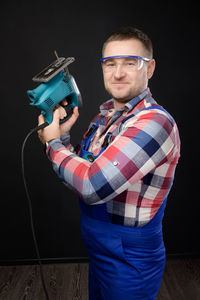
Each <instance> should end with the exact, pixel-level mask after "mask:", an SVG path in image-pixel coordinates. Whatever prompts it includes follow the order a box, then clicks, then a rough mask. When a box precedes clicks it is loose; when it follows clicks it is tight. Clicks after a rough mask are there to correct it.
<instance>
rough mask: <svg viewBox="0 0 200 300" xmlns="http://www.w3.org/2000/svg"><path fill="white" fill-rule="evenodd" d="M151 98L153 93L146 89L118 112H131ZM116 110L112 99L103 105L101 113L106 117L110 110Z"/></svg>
mask: <svg viewBox="0 0 200 300" xmlns="http://www.w3.org/2000/svg"><path fill="white" fill-rule="evenodd" d="M146 97H147V98H149V97H151V92H150V89H149V88H146V89H145V90H144V91H143V92H142V93H141V94H139V95H138V96H136V97H134V98H133V99H131V100H130V101H129V102H127V103H126V104H125V105H124V106H123V107H122V108H120V109H119V110H118V111H121V112H123V111H125V110H126V111H127V112H129V111H131V110H132V109H133V108H134V107H135V106H136V105H137V104H138V103H139V102H140V101H142V100H143V99H145V98H146ZM113 108H114V100H113V99H110V100H108V101H106V102H105V103H103V104H102V105H101V106H100V111H101V114H102V115H105V114H106V112H107V111H108V110H113Z"/></svg>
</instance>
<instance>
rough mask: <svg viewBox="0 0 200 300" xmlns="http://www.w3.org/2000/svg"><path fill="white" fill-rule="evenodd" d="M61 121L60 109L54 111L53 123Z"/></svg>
mask: <svg viewBox="0 0 200 300" xmlns="http://www.w3.org/2000/svg"><path fill="white" fill-rule="evenodd" d="M59 121H60V108H57V109H55V110H54V113H53V122H55V123H58V122H59Z"/></svg>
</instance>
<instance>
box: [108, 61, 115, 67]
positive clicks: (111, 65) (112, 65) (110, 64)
mask: <svg viewBox="0 0 200 300" xmlns="http://www.w3.org/2000/svg"><path fill="white" fill-rule="evenodd" d="M106 66H107V67H114V66H115V64H114V63H111V62H110V63H107V64H106Z"/></svg>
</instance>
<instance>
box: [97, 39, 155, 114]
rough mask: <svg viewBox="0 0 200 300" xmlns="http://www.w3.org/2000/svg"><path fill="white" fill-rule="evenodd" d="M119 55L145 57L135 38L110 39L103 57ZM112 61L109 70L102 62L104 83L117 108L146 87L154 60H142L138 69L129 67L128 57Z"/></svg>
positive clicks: (152, 69)
mask: <svg viewBox="0 0 200 300" xmlns="http://www.w3.org/2000/svg"><path fill="white" fill-rule="evenodd" d="M120 55H135V56H141V57H146V55H145V51H144V48H143V45H142V43H141V42H140V41H139V40H136V39H131V40H124V41H111V42H109V43H108V44H107V45H106V48H105V50H104V57H110V56H120ZM112 62H113V64H114V66H115V67H114V68H113V69H112V68H111V70H110V69H108V68H107V67H106V65H105V63H103V64H102V68H103V77H104V84H105V88H106V90H107V92H108V93H109V94H110V95H111V97H112V98H113V99H114V102H115V106H116V107H118V108H119V107H122V106H124V104H125V103H126V102H128V101H129V100H131V99H132V98H134V97H136V96H137V95H139V94H140V93H141V92H143V91H144V90H145V88H147V85H148V79H149V78H150V77H151V76H152V75H153V71H154V68H155V61H154V60H153V59H152V60H151V61H150V62H143V66H142V68H140V69H139V70H138V69H137V68H132V67H131V63H130V62H129V61H128V58H124V57H121V58H115V59H113V60H112V61H111V63H112ZM129 65H130V67H129Z"/></svg>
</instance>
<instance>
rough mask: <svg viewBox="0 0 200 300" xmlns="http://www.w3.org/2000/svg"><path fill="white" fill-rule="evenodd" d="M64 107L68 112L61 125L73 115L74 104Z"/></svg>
mask: <svg viewBox="0 0 200 300" xmlns="http://www.w3.org/2000/svg"><path fill="white" fill-rule="evenodd" d="M62 107H63V108H64V109H65V110H66V113H67V116H66V117H65V118H64V119H62V120H60V124H62V123H64V122H66V121H67V120H68V119H69V118H70V117H71V116H72V114H73V110H74V106H73V105H72V104H68V105H62Z"/></svg>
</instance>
